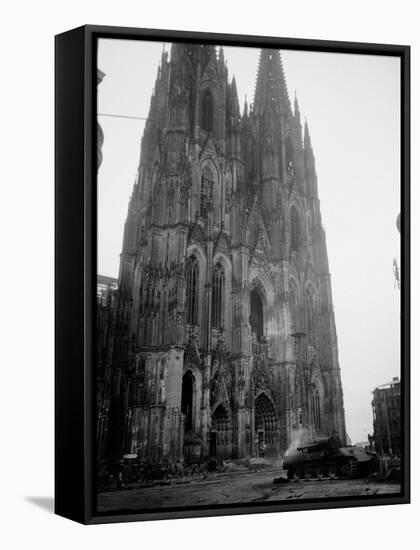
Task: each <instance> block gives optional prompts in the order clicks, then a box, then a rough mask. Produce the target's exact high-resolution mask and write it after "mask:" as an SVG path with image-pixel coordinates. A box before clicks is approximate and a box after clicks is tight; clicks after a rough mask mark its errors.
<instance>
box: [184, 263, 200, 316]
mask: <svg viewBox="0 0 420 550" xmlns="http://www.w3.org/2000/svg"><path fill="white" fill-rule="evenodd" d="M198 274H199V271H198V260H197V258H196V257H195V256H191V257H190V258H188V260H187V265H186V268H185V279H186V286H187V288H186V290H187V308H186V309H187V312H186V313H187V315H186V320H187V323H188V324H189V325H197V324H198V290H199V286H198Z"/></svg>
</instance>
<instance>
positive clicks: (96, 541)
mask: <svg viewBox="0 0 420 550" xmlns="http://www.w3.org/2000/svg"><path fill="white" fill-rule="evenodd" d="M2 23H3V25H2V33H1V35H0V40H1V42H2V43H1V49H0V51H1V70H2V86H1V88H0V94H1V103H0V105H1V107H2V111H1V122H0V135H1V139H2V148H1V149H2V153H3V155H2V164H1V173H2V181H1V186H2V200H1V201H0V209H1V210H0V224H1V227H0V234H1V246H2V251H3V253H2V256H3V262H2V266H3V268H2V269H1V288H2V290H3V295H2V301H1V305H2V307H1V311H2V315H1V328H2V330H1V335H2V338H1V342H2V354H1V357H2V374H3V376H2V383H1V384H0V388H1V389H0V391H1V398H0V407H1V414H0V418H1V424H0V426H1V432H0V433H1V440H0V441H1V443H0V448H1V453H0V457H1V458H0V461H1V464H0V466H1V470H0V471H1V474H2V475H1V484H0V507H1V512H0V513H1V515H0V518H1V524H2V527H1V529H0V544H1V546H2V547H3V548H7V549H14V548H19V549H20V548H43V549H58V548H60V550H66V549H74V548H75V547H77V548H82V549H84V548H92V547H96V548H101V549H104V550H107V549H115V548H128V547H130V548H137V547H148V546H152V545H153V547H154V548H171V550H172V549H174V550H175V549H178V548H180V549H181V548H182V549H186V548H193V547H199V548H200V550H201V549H203V550H205V549H207V548H209V549H210V548H214V547H215V546H218V547H219V548H232V547H234V548H238V549H239V548H246V549H248V548H257V547H258V548H260V547H264V545H272V546H274V547H279V548H291V547H292V548H293V549H300V548H306V547H309V546H310V547H311V548H313V549H318V548H323V549H325V548H336V547H337V546H338V545H340V547H341V548H342V549H343V550H346V549H350V548H352V549H353V548H354V546H355V545H357V546H361V547H363V548H365V547H366V548H381V549H388V548H389V549H391V548H395V547H398V546H402V545H404V544H407V543H408V544H410V543H411V540H414V541H415V540H416V539H417V538H418V536H417V522H416V520H417V518H418V514H419V511H420V505H419V500H418V487H419V473H418V467H417V464H418V459H417V457H418V455H419V437H418V435H417V434H418V426H419V423H420V418H419V408H418V406H417V404H416V400H415V399H413V401H414V404H413V411H412V425H413V430H412V431H413V440H412V458H413V474H412V478H413V504H412V505H410V506H392V507H391V506H388V507H378V508H359V509H351V510H328V511H318V512H300V513H287V514H286V513H283V514H266V515H254V516H237V517H225V518H206V519H194V520H183V521H167V522H150V523H141V524H136V523H133V524H120V525H118V524H117V525H107V526H97V527H82V526H79V525H76V524H74V523H72V522H69V521H67V520H64V519H62V518H59V517H56V516H53V515H52V514H51V511H50V510H51V508H52V502H51V497H52V494H53V326H54V325H53V175H54V171H53V143H54V142H53V139H54V137H53V115H54V111H53V102H54V97H53V90H54V89H53V83H54V80H53V55H54V43H53V35H54V34H57V33H59V32H62V31H64V30H67V29H70V28H73V27H76V26H79V25H81V24H84V23H95V24H104V25H122V26H135V27H148V28H172V29H174V28H176V29H184V30H197V31H214V32H225V33H243V34H256V35H272V36H290V37H302V38H314V39H315V38H318V39H320V38H321V39H332V40H350V41H366V42H386V43H403V44H407V43H408V44H411V45H412V48H413V49H412V73H413V74H412V97H413V105H412V124H413V129H412V139H413V141H412V151H413V163H412V164H413V172H412V204H413V208H412V209H413V211H414V212H415V211H416V210H415V209H416V208H418V207H419V206H420V205H419V198H420V197H419V193H418V190H417V187H416V182H417V180H418V176H419V164H418V162H417V159H416V151H418V150H419V125H418V122H419V108H418V99H417V98H418V97H419V94H420V68H419V65H418V50H419V47H420V37H419V33H418V14H417V9H416V2H414V1H410V0H400V1H399V2H398V3H395V2H389V1H386V0H382V1H379V0H371V1H370V2H366V0H364V1H360V0H353V1H352V2H351V3H350V2H345V3H344V2H337V1H335V2H334V1H330V0H318V1H316V2H313V1H311V0H305V1H303V0H300V1H299V0H294V1H293V2H287V3H285V2H284V3H282V2H279V1H278V0H277V1H269V0H260V1H259V2H255V0H254V1H249V0H242V1H241V2H238V3H236V5H235V4H234V3H233V2H232V3H230V4H229V3H227V2H226V1H220V0H213V2H211V3H210V2H208V3H205V4H200V3H198V2H197V1H195V2H194V1H189V0H180V1H179V2H171V1H169V0H162V1H160V2H159V3H155V4H152V7H150V6H148V5H147V4H146V2H129V1H128V0H119V2H106V1H105V0H102V1H99V0H91V1H87V0H85V1H84V2H80V1H78V0H73V2H71V3H70V2H69V3H60V2H53V1H49V0H38V2H29V1H24V2H22V1H21V2H19V1H16V2H14V3H13V5H12V4H11V3H8V4H7V5H5V6H4V7H3V10H2ZM419 230H420V227H419V222H418V220H417V219H416V217H415V216H414V219H413V224H412V238H413V242H414V246H413V258H412V280H413V281H414V283H413V289H412V295H413V312H412V321H413V331H412V338H413V350H412V365H413V368H412V379H413V388H414V390H413V396H414V397H415V395H416V388H417V387H418V385H419V375H418V370H417V369H416V365H417V363H418V353H419V349H418V345H417V343H416V341H415V340H416V331H417V330H418V327H419V319H418V307H417V306H418V301H419V292H418V287H417V285H416V280H417V278H418V275H419V268H420V265H419V255H418V252H416V242H417V239H416V237H417V235H418V232H419ZM417 521H418V520H417ZM413 545H414V546H415V543H414V542H413V543H411V544H410V547H412V546H413Z"/></svg>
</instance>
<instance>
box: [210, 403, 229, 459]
mask: <svg viewBox="0 0 420 550" xmlns="http://www.w3.org/2000/svg"><path fill="white" fill-rule="evenodd" d="M231 455H232V425H231V421H230V415H229V413H228V411H227V410H226V407H225V406H224V405H219V406H218V407H217V409H216V410H215V411H214V413H213V417H212V421H211V431H210V456H212V457H217V458H230V457H231Z"/></svg>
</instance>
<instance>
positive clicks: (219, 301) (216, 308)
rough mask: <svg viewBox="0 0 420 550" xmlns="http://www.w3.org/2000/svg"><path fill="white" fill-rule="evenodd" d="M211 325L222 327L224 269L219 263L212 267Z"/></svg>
mask: <svg viewBox="0 0 420 550" xmlns="http://www.w3.org/2000/svg"><path fill="white" fill-rule="evenodd" d="M212 286H213V288H212V297H211V300H212V308H211V325H212V327H213V328H217V329H219V330H220V329H221V328H223V306H224V299H223V297H224V293H225V270H224V268H223V266H222V265H221V264H220V263H217V264H216V265H215V267H214V269H213V285H212Z"/></svg>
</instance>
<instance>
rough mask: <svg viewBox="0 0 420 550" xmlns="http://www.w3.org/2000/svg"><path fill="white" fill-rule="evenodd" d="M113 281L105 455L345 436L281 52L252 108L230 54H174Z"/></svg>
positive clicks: (326, 282) (247, 452) (307, 176)
mask: <svg viewBox="0 0 420 550" xmlns="http://www.w3.org/2000/svg"><path fill="white" fill-rule="evenodd" d="M117 287H118V288H117V289H114V290H113V292H112V308H113V314H112V315H109V316H108V313H109V311H108V310H107V309H104V308H105V307H107V306H108V305H109V304H111V298H109V300H108V301H106V300H105V301H102V306H103V307H102V309H101V311H102V318H101V319H102V320H103V319H105V317H106V316H107V317H106V318H107V319H109V322H108V323H109V324H108V325H107V327H106V330H107V337H106V339H100V342H101V343H102V345H105V343H106V349H104V348H102V349H101V369H103V372H105V371H106V373H107V374H106V375H104V380H107V381H108V385H107V386H106V388H105V389H104V387H102V386H101V388H102V389H101V391H103V393H104V395H106V400H107V401H106V403H107V406H106V440H105V439H104V438H105V435H104V434H105V431H104V430H102V432H101V441H100V452H99V454H100V456H103V457H104V456H106V457H121V456H122V455H123V454H124V453H131V454H136V455H138V457H139V458H140V459H141V460H143V461H145V462H158V461H162V460H164V461H167V462H168V463H171V464H174V463H176V462H178V461H181V462H183V461H184V462H185V461H193V460H207V459H210V458H220V459H233V458H252V457H260V458H267V459H277V458H281V457H282V456H283V455H284V453H285V452H286V450H287V449H288V447H289V446H290V444H291V442H292V441H294V440H295V439H296V438H297V437H299V438H300V439H311V438H313V437H316V436H321V435H327V434H336V435H338V436H339V437H340V438H341V440H342V442H343V443H344V442H345V441H346V428H345V418H344V407H343V392H342V384H341V375H340V367H339V362H338V349H337V335H336V328H335V318H334V310H333V301H332V293H331V277H330V271H329V265H328V256H327V247H326V238H325V231H324V228H323V226H322V221H321V212H320V199H319V196H318V187H317V175H316V170H315V159H314V153H313V149H312V144H311V138H310V135H309V129H308V125H307V124H306V123H305V124H304V128H302V122H301V116H300V112H299V106H298V101H297V99H296V98H295V100H294V104H293V108H292V105H291V102H290V100H289V96H288V92H287V86H286V80H285V76H284V72H283V67H282V61H281V57H280V53H279V51H277V50H269V49H264V50H262V51H261V54H260V61H259V67H258V73H257V82H256V89H255V97H254V102H253V104H252V105H250V106H248V105H247V104H246V103H245V105H244V107H243V109H242V111H241V110H240V108H239V102H238V95H237V88H236V82H235V78H234V77H233V78H232V80H230V79H229V76H228V70H227V65H226V62H225V60H224V55H223V49H222V48H220V49H219V50H217V49H216V48H215V47H213V46H208V45H206V46H201V45H194V44H180V43H176V44H173V45H172V47H171V52H170V56H169V54H168V53H167V52H164V53H163V54H162V58H161V63H160V66H159V68H158V74H157V78H156V84H155V88H154V91H153V95H152V97H151V102H150V111H149V115H148V120H147V122H146V125H145V130H144V134H143V138H142V141H141V154H140V162H139V167H138V174H137V177H136V181H135V184H134V187H133V192H132V195H131V198H130V201H129V206H128V214H127V219H126V222H125V229H124V239H123V248H122V252H121V259H120V272H119V277H118V285H117ZM104 330H105V328H104ZM105 363H106V364H105ZM101 372H102V371H101ZM100 399H101V398H100ZM98 408H99V409H100V410H103V408H101V404H100V403H99V404H98ZM104 410H105V409H104ZM104 414H105V413H104ZM104 423H105V421H104ZM104 425H105V424H104Z"/></svg>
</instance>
